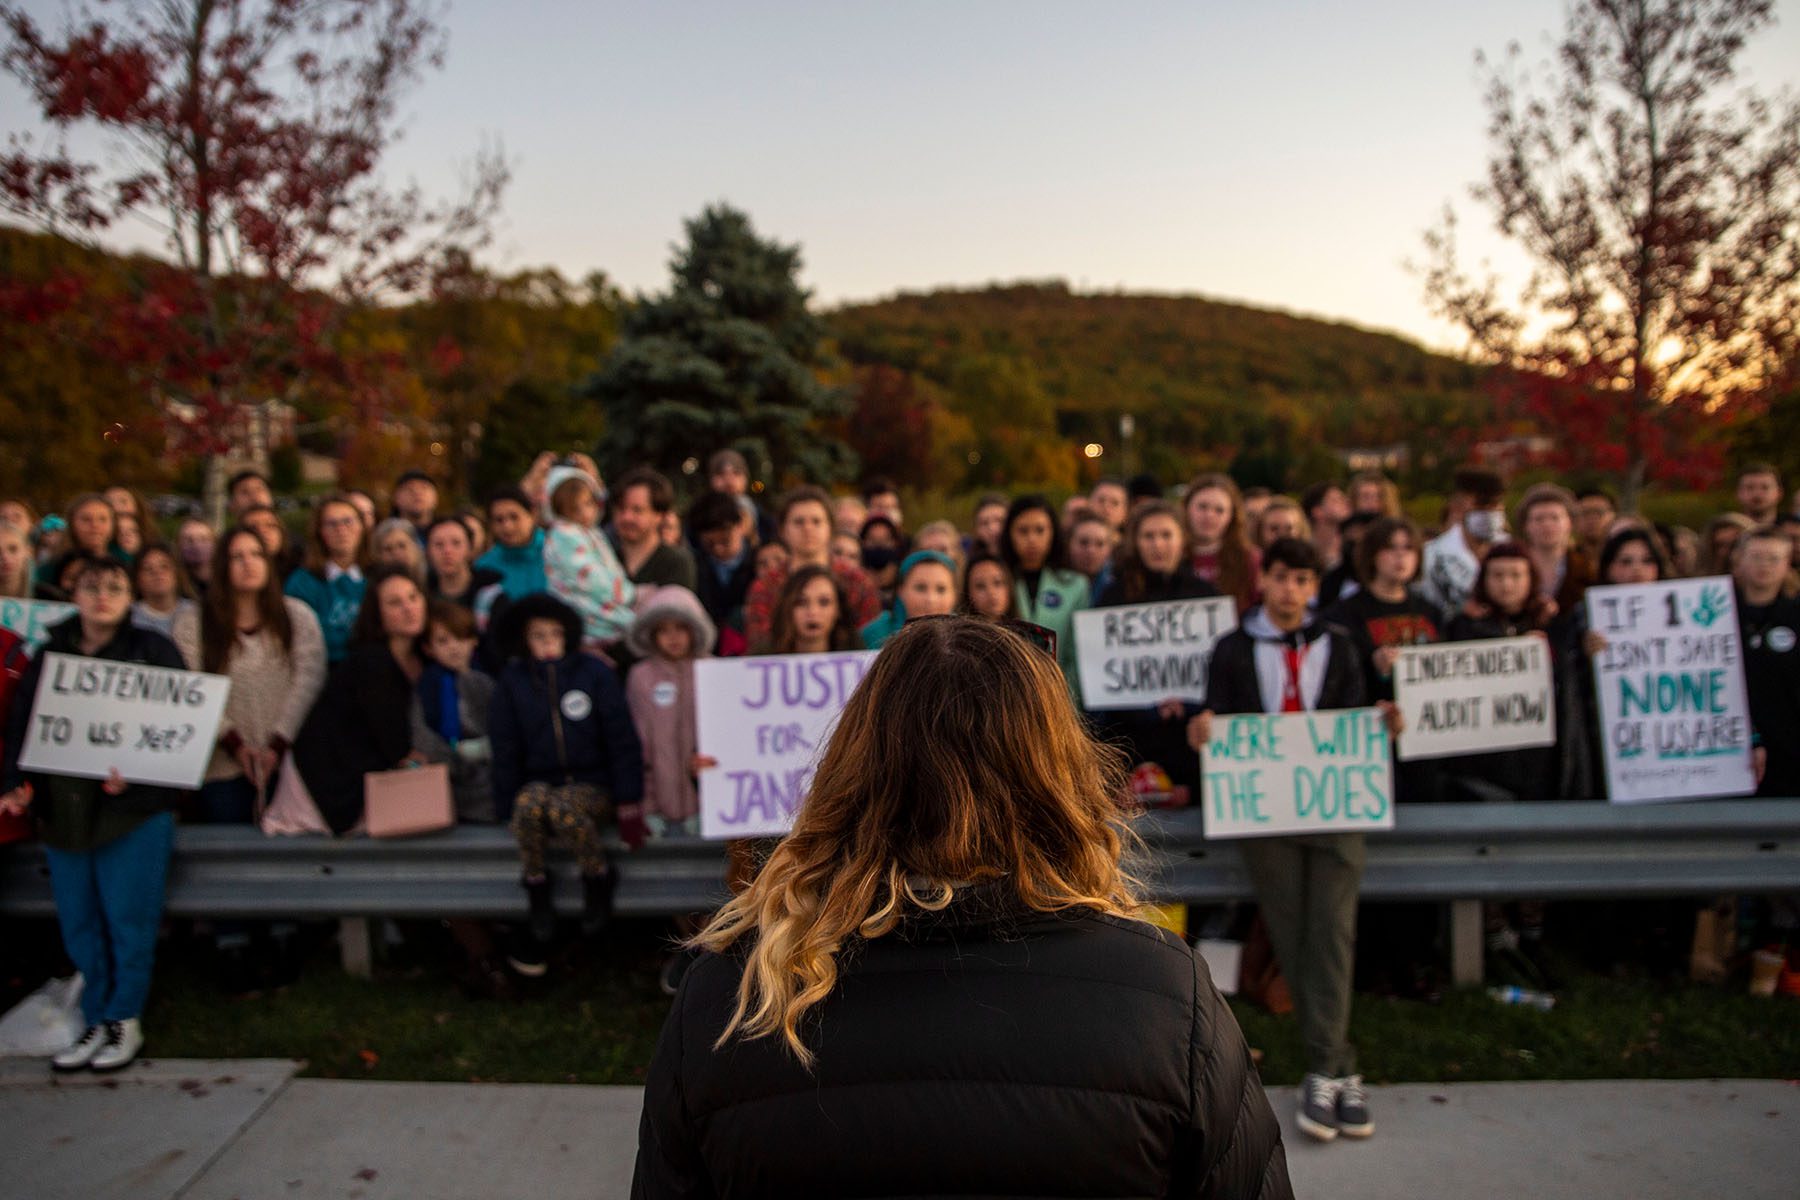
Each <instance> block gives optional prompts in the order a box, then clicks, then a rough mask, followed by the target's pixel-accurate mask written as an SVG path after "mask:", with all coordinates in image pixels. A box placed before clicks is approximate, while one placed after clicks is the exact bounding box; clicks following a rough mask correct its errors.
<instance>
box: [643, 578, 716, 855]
mask: <svg viewBox="0 0 1800 1200" xmlns="http://www.w3.org/2000/svg"><path fill="white" fill-rule="evenodd" d="M664 621H680V622H682V623H683V624H685V625H687V627H688V629H689V631H690V632H691V633H692V634H693V635H694V652H693V654H692V655H691V656H690V657H688V658H685V659H681V660H679V661H677V660H674V659H670V658H665V657H663V655H662V653H661V652H660V651H659V650H657V648H656V641H655V632H656V627H657V626H658V625H660V624H662V623H663V622H664ZM716 636H717V631H716V630H715V628H714V626H713V623H712V619H711V618H710V617H708V616H707V615H706V610H705V608H703V607H702V606H701V604H700V600H699V598H698V597H696V596H695V595H694V593H692V592H690V591H688V590H687V589H686V588H681V587H665V588H661V589H659V590H658V591H657V593H656V599H655V601H654V602H652V603H651V604H650V605H649V606H648V607H647V608H645V609H644V611H643V612H641V613H639V614H638V619H637V623H636V624H635V625H633V626H632V628H631V634H630V636H629V637H628V638H627V639H626V641H627V644H628V645H629V647H630V648H631V652H632V653H633V654H636V655H638V656H639V659H638V662H637V664H636V665H635V666H633V667H632V668H631V674H630V676H628V677H627V679H626V681H625V701H626V704H627V705H628V706H629V707H630V709H631V720H632V723H633V724H634V725H636V726H637V734H638V741H639V742H641V743H642V744H643V748H644V804H645V807H646V808H647V809H648V811H649V812H651V813H653V814H655V815H657V816H660V817H662V818H663V819H664V820H667V821H686V820H688V819H689V818H691V817H693V816H695V815H696V814H698V813H699V811H700V794H699V792H698V791H696V790H695V787H694V776H693V772H692V770H691V764H692V762H693V758H694V754H695V752H696V750H697V749H698V741H697V738H696V728H695V712H694V660H695V659H697V658H705V657H706V656H707V655H708V654H709V653H710V652H711V646H712V643H713V639H714V637H716Z"/></svg>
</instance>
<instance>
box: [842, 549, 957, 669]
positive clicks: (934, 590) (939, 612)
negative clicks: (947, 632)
mask: <svg viewBox="0 0 1800 1200" xmlns="http://www.w3.org/2000/svg"><path fill="white" fill-rule="evenodd" d="M921 567H923V568H929V569H926V570H920V568H921ZM955 608H956V564H955V563H953V562H951V561H950V557H949V555H947V554H942V553H939V552H938V551H936V550H916V551H914V552H913V553H911V554H909V555H907V556H906V558H905V559H904V560H902V562H901V563H900V574H899V577H898V582H897V584H896V585H895V588H894V602H893V603H892V604H891V605H889V606H888V607H887V608H886V609H884V610H882V613H881V615H880V616H878V617H876V618H875V619H874V620H873V621H870V622H869V623H868V624H867V625H864V626H863V627H862V640H863V647H864V648H865V649H868V650H879V649H881V643H883V642H885V641H887V640H888V639H889V638H891V637H893V636H894V635H895V634H896V633H898V632H900V627H901V626H902V625H904V624H906V622H907V621H908V620H909V619H911V618H913V617H940V616H943V615H944V614H946V613H949V612H952V611H954V610H955Z"/></svg>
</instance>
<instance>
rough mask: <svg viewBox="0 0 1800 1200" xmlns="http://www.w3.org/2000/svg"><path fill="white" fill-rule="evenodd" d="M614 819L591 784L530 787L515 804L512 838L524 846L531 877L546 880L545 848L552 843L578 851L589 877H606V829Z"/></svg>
mask: <svg viewBox="0 0 1800 1200" xmlns="http://www.w3.org/2000/svg"><path fill="white" fill-rule="evenodd" d="M611 815H612V802H611V801H609V800H608V799H607V797H606V793H604V792H602V791H601V790H600V789H599V788H597V787H595V786H594V785H593V784H591V783H563V784H555V783H528V784H526V785H525V786H524V787H523V788H521V789H520V790H519V795H518V798H517V799H516V800H514V801H513V814H512V835H513V839H514V840H515V841H517V842H518V843H519V857H520V858H521V859H522V860H523V861H524V866H525V876H526V878H528V879H536V878H538V877H540V876H542V875H543V874H544V848H545V847H546V846H547V845H548V844H549V842H550V839H551V838H556V839H558V840H560V841H564V842H567V843H568V844H569V846H570V848H571V849H573V850H574V851H575V860H576V862H578V863H580V864H581V873H582V874H583V875H604V874H606V872H607V869H608V866H609V864H608V861H607V857H606V844H605V843H604V842H602V841H601V840H600V825H601V823H602V822H604V821H606V820H607V819H608V818H609V817H611Z"/></svg>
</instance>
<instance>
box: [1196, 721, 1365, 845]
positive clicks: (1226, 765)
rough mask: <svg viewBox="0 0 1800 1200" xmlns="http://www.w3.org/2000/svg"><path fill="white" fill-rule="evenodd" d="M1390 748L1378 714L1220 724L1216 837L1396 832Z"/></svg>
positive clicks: (1209, 772) (1212, 811)
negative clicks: (1389, 830) (1386, 830)
mask: <svg viewBox="0 0 1800 1200" xmlns="http://www.w3.org/2000/svg"><path fill="white" fill-rule="evenodd" d="M1388 747H1389V740H1388V730H1387V725H1386V723H1385V722H1383V720H1382V717H1381V710H1380V709H1376V708H1344V709H1336V710H1333V711H1329V712H1301V713H1240V714H1238V715H1235V716H1214V717H1213V719H1212V738H1211V740H1209V741H1208V742H1207V743H1206V748H1205V750H1204V751H1203V752H1202V754H1201V779H1202V780H1203V782H1204V785H1205V790H1206V809H1205V813H1206V815H1205V824H1206V836H1207V837H1208V838H1240V837H1261V836H1264V835H1268V834H1278V833H1361V832H1363V831H1365V830H1369V829H1392V828H1393V827H1394V804H1393V796H1394V787H1393V764H1392V762H1391V761H1390V759H1389V754H1388Z"/></svg>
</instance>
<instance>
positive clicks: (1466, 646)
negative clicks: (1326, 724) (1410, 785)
mask: <svg viewBox="0 0 1800 1200" xmlns="http://www.w3.org/2000/svg"><path fill="white" fill-rule="evenodd" d="M1394 703H1395V704H1397V705H1399V707H1400V715H1401V716H1402V717H1404V718H1405V720H1406V724H1405V726H1404V728H1403V730H1402V732H1401V734H1400V740H1399V742H1398V744H1397V746H1396V753H1397V755H1398V757H1399V758H1401V759H1402V760H1405V761H1411V760H1413V759H1417V758H1442V757H1443V756H1444V755H1446V754H1486V753H1489V752H1491V751H1495V750H1517V749H1520V748H1521V747H1525V746H1554V745H1555V744H1556V692H1555V688H1554V686H1553V685H1552V683H1551V674H1550V643H1549V642H1547V641H1545V640H1544V639H1543V638H1539V637H1516V638H1492V639H1489V640H1485V641H1478V642H1449V643H1440V644H1438V645H1432V646H1403V647H1401V649H1400V654H1399V657H1397V658H1396V659H1395V660H1394Z"/></svg>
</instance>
